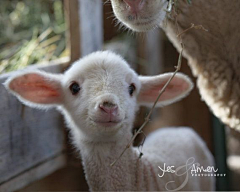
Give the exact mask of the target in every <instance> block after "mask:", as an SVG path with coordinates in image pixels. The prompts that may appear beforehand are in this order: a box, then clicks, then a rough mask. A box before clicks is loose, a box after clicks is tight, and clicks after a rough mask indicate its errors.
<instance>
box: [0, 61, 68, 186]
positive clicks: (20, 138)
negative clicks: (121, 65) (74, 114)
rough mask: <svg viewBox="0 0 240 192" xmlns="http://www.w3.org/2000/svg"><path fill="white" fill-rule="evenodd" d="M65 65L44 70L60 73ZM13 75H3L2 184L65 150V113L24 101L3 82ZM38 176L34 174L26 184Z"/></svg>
mask: <svg viewBox="0 0 240 192" xmlns="http://www.w3.org/2000/svg"><path fill="white" fill-rule="evenodd" d="M31 68H33V67H31ZM62 68H63V65H59V64H58V65H53V66H48V67H44V68H42V69H43V70H45V71H49V72H53V73H58V72H61V71H62ZM11 75H12V73H10V74H5V75H3V76H0V186H1V185H4V183H6V182H9V181H10V180H11V179H12V178H14V177H16V176H18V175H21V174H22V173H23V172H26V171H27V170H29V171H30V170H31V168H33V167H34V166H36V165H38V164H41V163H42V162H44V161H46V160H47V159H49V158H52V157H54V156H56V154H59V153H62V152H63V151H64V149H65V135H64V131H63V127H64V126H63V121H62V116H61V115H60V114H59V113H58V112H57V111H56V110H49V111H44V110H38V109H32V108H29V107H27V106H25V105H23V104H22V103H20V102H19V101H18V100H17V98H16V97H14V96H12V95H11V94H9V93H8V92H7V90H6V89H5V88H4V86H3V84H2V83H4V82H5V80H6V79H7V77H9V76H11ZM50 171H51V170H50V169H49V172H50ZM45 174H47V173H45ZM35 179H37V178H35V175H32V177H31V178H30V180H29V181H28V180H26V181H25V183H26V184H27V183H29V182H31V181H33V180H35ZM16 185H17V184H16Z"/></svg>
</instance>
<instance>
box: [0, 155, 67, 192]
mask: <svg viewBox="0 0 240 192" xmlns="http://www.w3.org/2000/svg"><path fill="white" fill-rule="evenodd" d="M65 165H66V156H65V155H63V154H60V155H57V156H56V157H53V158H52V159H48V160H46V161H45V162H43V163H41V164H38V165H36V166H35V167H33V168H32V169H30V170H29V171H26V172H24V173H23V174H20V175H19V176H16V177H14V178H13V179H11V180H10V181H7V182H5V183H3V184H2V185H0V191H2V192H8V191H9V192H10V191H16V190H18V189H21V188H23V187H25V186H27V185H28V184H29V182H33V181H35V180H39V179H42V178H43V177H45V176H47V175H49V174H50V173H53V172H54V171H56V170H58V169H60V168H62V167H64V166H65Z"/></svg>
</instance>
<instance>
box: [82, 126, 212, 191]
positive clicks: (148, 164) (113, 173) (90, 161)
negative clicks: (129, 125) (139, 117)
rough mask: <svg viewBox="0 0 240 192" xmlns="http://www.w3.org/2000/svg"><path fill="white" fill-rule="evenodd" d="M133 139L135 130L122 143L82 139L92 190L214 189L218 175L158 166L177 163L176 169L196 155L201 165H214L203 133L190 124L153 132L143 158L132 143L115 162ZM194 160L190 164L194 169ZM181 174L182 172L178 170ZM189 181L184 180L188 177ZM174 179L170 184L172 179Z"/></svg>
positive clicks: (87, 173)
mask: <svg viewBox="0 0 240 192" xmlns="http://www.w3.org/2000/svg"><path fill="white" fill-rule="evenodd" d="M130 139H131V133H130V132H129V133H128V136H126V137H125V138H123V139H122V140H121V141H118V143H97V144H92V143H86V142H80V143H79V146H78V148H79V149H80V152H81V156H82V161H83V166H84V170H85V173H86V179H87V182H88V184H89V186H90V189H91V191H129V190H131V191H166V190H167V189H168V190H175V189H177V188H179V190H183V191H188V190H190V191H191V190H194V191H208V190H210V191H213V190H214V184H215V183H214V178H213V177H208V176H200V177H198V176H192V175H191V170H188V173H186V174H183V175H182V176H176V175H175V173H165V174H164V176H163V177H159V176H158V174H159V175H160V176H161V175H162V174H163V172H162V171H161V170H160V169H159V168H158V166H160V167H161V168H162V169H164V164H165V165H166V166H174V168H173V170H175V169H176V168H178V167H181V166H183V168H182V170H181V173H183V172H186V170H185V165H186V163H187V160H188V159H189V158H194V159H195V162H194V163H197V162H199V163H200V164H201V166H203V167H205V168H206V167H208V166H213V158H212V155H211V154H210V153H209V151H208V149H207V146H206V145H205V144H204V143H203V141H202V140H201V139H200V137H199V136H198V135H197V134H196V133H195V132H194V131H193V130H192V129H189V128H166V129H159V130H157V131H155V132H153V133H152V134H151V135H150V136H149V138H148V137H147V140H146V142H145V144H144V147H143V154H144V155H143V156H142V158H141V159H139V150H138V148H135V147H131V148H130V149H128V150H127V151H126V153H125V154H124V155H123V156H122V158H121V159H120V160H119V161H118V162H117V163H116V164H115V165H114V166H113V167H110V164H111V163H112V162H113V161H114V160H116V159H117V158H118V157H119V155H120V153H121V152H122V150H123V149H124V148H125V147H126V146H127V144H128V142H129V140H130ZM191 166H192V164H190V165H188V169H191ZM165 168H166V167H165ZM178 174H179V173H178ZM185 180H186V181H187V182H186V183H184V181H185ZM170 181H173V182H174V183H172V184H169V185H167V183H168V182H170Z"/></svg>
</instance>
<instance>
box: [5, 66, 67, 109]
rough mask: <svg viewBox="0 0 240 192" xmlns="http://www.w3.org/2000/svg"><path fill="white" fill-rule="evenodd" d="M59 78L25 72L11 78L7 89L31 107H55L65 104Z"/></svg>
mask: <svg viewBox="0 0 240 192" xmlns="http://www.w3.org/2000/svg"><path fill="white" fill-rule="evenodd" d="M59 76H60V75H54V74H50V73H45V72H41V71H34V72H25V73H22V74H18V75H15V76H13V77H10V78H9V79H8V80H7V81H6V82H5V87H6V88H7V89H8V90H9V91H10V92H12V93H13V94H14V95H15V96H17V97H18V98H19V100H21V101H22V102H23V103H25V104H27V105H29V106H32V107H49V106H54V105H58V104H61V103H62V102H63V96H62V88H61V82H60V78H59Z"/></svg>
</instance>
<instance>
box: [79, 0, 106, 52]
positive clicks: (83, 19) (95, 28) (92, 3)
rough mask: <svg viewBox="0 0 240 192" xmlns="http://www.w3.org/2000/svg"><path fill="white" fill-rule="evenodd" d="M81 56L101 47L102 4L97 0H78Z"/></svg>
mask: <svg viewBox="0 0 240 192" xmlns="http://www.w3.org/2000/svg"><path fill="white" fill-rule="evenodd" d="M78 2H79V26H80V39H81V56H85V55H87V54H89V53H91V52H93V51H97V50H100V49H102V44H103V4H102V1H99V0H88V1H86V0H78Z"/></svg>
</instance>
